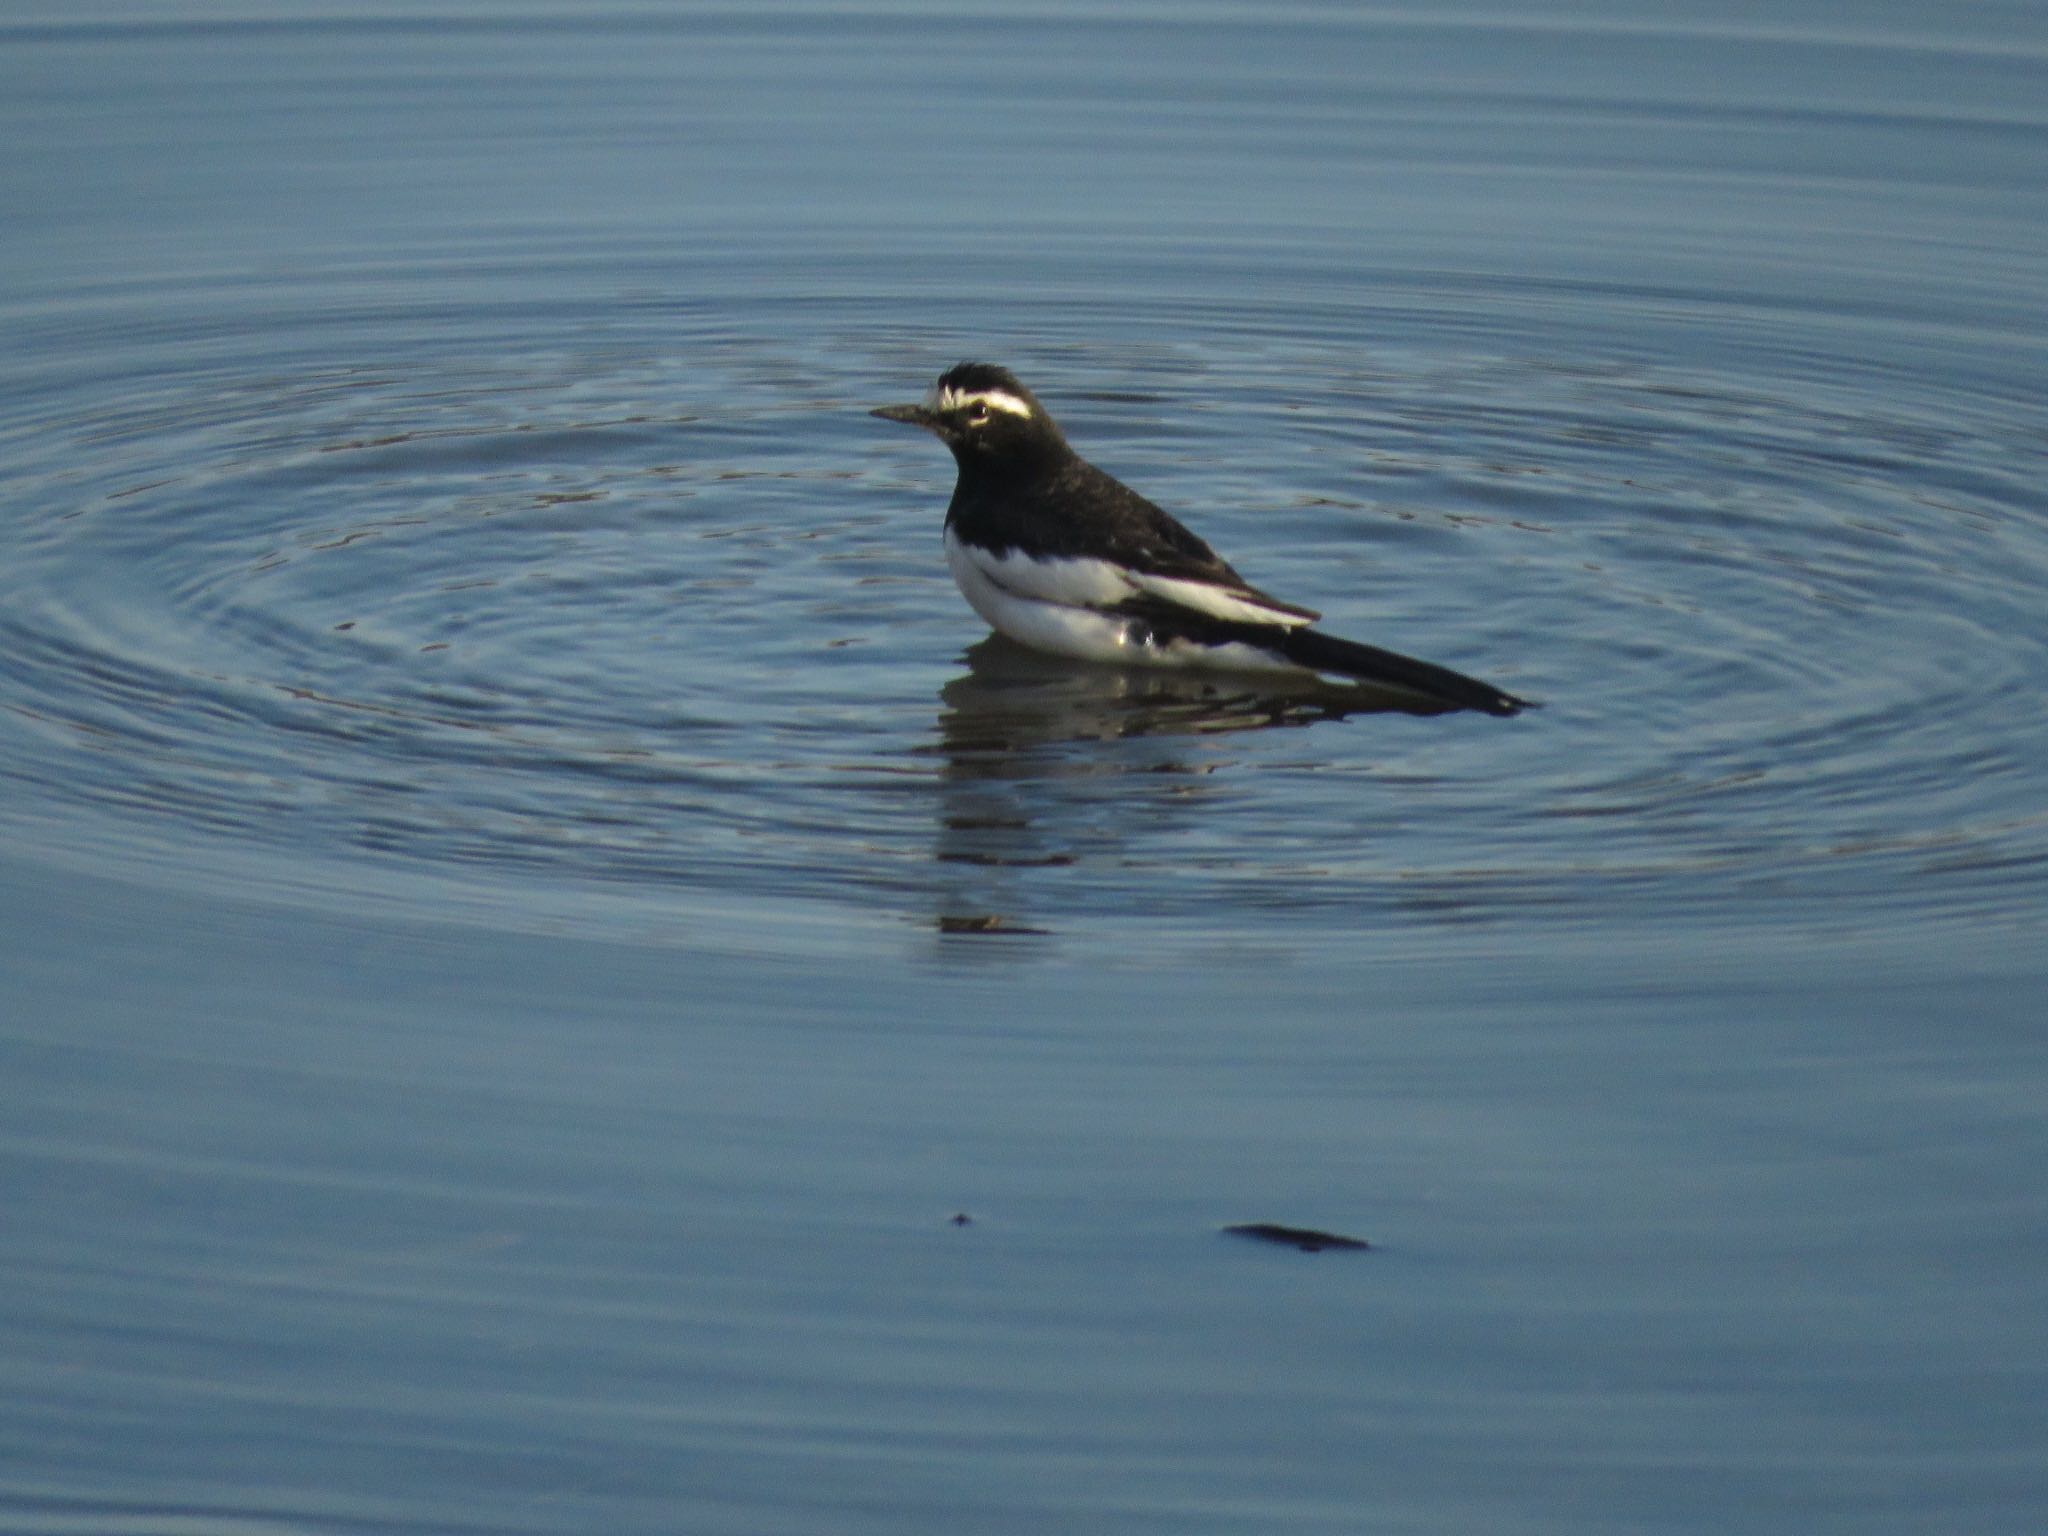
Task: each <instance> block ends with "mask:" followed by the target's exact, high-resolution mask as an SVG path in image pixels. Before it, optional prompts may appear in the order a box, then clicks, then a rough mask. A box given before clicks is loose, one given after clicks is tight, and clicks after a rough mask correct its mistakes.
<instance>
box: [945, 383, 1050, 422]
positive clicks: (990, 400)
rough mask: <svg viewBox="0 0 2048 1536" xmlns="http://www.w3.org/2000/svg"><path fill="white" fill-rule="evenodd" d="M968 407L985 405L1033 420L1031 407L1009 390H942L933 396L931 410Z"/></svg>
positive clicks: (955, 409) (953, 409)
mask: <svg viewBox="0 0 2048 1536" xmlns="http://www.w3.org/2000/svg"><path fill="white" fill-rule="evenodd" d="M967 405H985V406H987V407H988V408H989V409H990V410H992V411H1007V412H1009V413H1010V414H1011V415H1012V416H1022V417H1023V418H1025V420H1027V421H1028V420H1030V418H1031V407H1030V406H1029V405H1027V404H1026V403H1025V402H1024V401H1022V400H1019V399H1018V398H1017V397H1016V396H1015V395H1013V394H1011V393H1010V392H1009V391H1008V390H1007V389H941V390H938V391H937V392H936V393H934V395H933V396H932V400H931V404H930V407H929V408H930V409H931V410H934V411H957V410H959V409H960V408H961V407H962V406H967Z"/></svg>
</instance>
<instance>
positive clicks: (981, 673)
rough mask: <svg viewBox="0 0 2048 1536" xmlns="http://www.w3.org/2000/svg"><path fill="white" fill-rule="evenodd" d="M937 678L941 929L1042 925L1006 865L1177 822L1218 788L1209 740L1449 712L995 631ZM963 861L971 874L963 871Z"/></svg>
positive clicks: (1070, 854) (1110, 848) (1112, 853)
mask: <svg viewBox="0 0 2048 1536" xmlns="http://www.w3.org/2000/svg"><path fill="white" fill-rule="evenodd" d="M965 660H966V662H967V670H966V671H965V672H963V673H961V674H960V675H959V676H958V677H955V678H954V679H952V680H951V681H950V682H948V683H947V684H946V685H945V686H944V687H943V688H942V689H940V690H939V698H940V702H941V705H942V708H941V709H940V712H939V719H938V724H937V731H938V738H939V739H938V741H937V742H936V743H935V744H933V745H932V746H930V747H929V748H924V749H920V751H923V752H930V753H932V754H936V755H937V756H939V757H940V758H941V759H943V763H944V767H943V769H942V771H941V773H940V776H939V781H938V789H937V804H938V812H939V822H938V832H937V836H936V840H935V847H934V851H933V860H934V863H935V864H937V865H938V866H940V867H941V869H950V870H953V871H955V872H956V873H958V874H959V875H960V878H958V879H956V880H952V881H945V880H942V881H941V882H940V885H939V895H940V897H941V902H940V910H939V911H938V913H937V914H936V916H935V918H934V926H935V927H936V928H937V929H938V931H939V932H941V933H944V934H960V935H990V934H995V935H1019V934H1025V935H1029V934H1040V935H1042V934H1045V933H1048V932H1050V931H1051V930H1050V928H1048V927H1047V926H1044V919H1043V918H1042V917H1035V916H1034V915H1033V912H1032V903H1031V900H1030V894H1029V891H1028V890H1027V889H1026V887H1025V886H1024V884H1023V882H1022V880H1021V879H1020V878H1019V877H1018V874H1017V872H1020V871H1027V870H1043V869H1047V868H1057V867H1061V866H1067V865H1074V864H1079V863H1084V862H1085V863H1104V862H1112V863H1113V862H1119V861H1125V860H1128V859H1130V858H1132V857H1134V856H1135V855H1134V854H1133V853H1132V851H1131V844H1132V843H1133V841H1134V840H1135V839H1136V837H1138V836H1139V835H1142V834H1144V833H1154V834H1156V833H1158V832H1160V831H1164V830H1167V829H1169V828H1171V829H1173V830H1175V831H1176V832H1177V833H1181V834H1186V833H1188V832H1189V831H1190V830H1191V829H1190V828H1189V826H1188V825H1187V823H1188V822H1189V821H1190V819H1191V818H1193V817H1195V816H1197V815H1199V814H1203V813H1204V807H1205V806H1206V804H1207V802H1208V801H1209V800H1211V799H1213V798H1215V797H1214V796H1213V795H1212V794H1210V793H1209V792H1208V791H1207V790H1206V788H1205V783H1204V781H1205V780H1206V779H1207V778H1208V777H1209V776H1210V775H1211V774H1212V773H1213V772H1214V770H1215V769H1216V768H1217V767H1218V766H1219V764H1218V760H1217V759H1216V757H1215V756H1214V754H1213V753H1210V752H1208V751H1206V750H1205V743H1206V742H1208V741H1209V740H1212V739H1213V738H1216V737H1220V736H1228V735H1233V734H1237V733H1241V732H1249V731H1271V730H1286V729H1295V730H1298V729H1301V728H1304V727H1307V726H1313V725H1322V724H1329V723H1333V722H1336V721H1342V720H1346V719H1350V718H1353V717H1356V716H1365V715H1436V714H1442V713H1446V711H1444V710H1443V709H1441V708H1439V707H1437V706H1434V705H1429V704H1422V703H1417V702H1415V701H1412V700H1408V699H1404V698H1402V697H1400V696H1398V695H1394V694H1390V693H1384V692H1380V691H1377V690H1372V689H1367V688H1360V687H1344V686H1336V685H1332V684H1328V683H1323V682H1320V681H1317V680H1314V679H1307V680H1303V681H1301V682H1298V683H1289V682H1288V681H1286V680H1284V679H1264V678H1260V679H1250V678H1245V677H1239V676H1231V675H1227V674H1219V673H1204V672H1171V671H1163V670H1159V669H1156V668H1140V667H1107V666H1090V665H1085V664H1078V663H1074V662H1069V661H1063V660H1061V659H1059V658H1056V657H1049V656H1042V655H1039V654H1037V653H1035V652H1033V651H1029V650H1026V649H1025V648H1024V647H1022V646H1019V645H1016V644H1014V643H1013V642H1011V641H1009V640H1006V639H1004V638H1003V637H1002V636H1000V635H991V636H990V637H988V638H987V639H985V640H983V641H981V642H980V643H978V644H976V645H974V646H971V647H969V649H968V650H967V652H966V656H965ZM969 871H971V872H972V874H971V875H970V874H968V873H966V872H969Z"/></svg>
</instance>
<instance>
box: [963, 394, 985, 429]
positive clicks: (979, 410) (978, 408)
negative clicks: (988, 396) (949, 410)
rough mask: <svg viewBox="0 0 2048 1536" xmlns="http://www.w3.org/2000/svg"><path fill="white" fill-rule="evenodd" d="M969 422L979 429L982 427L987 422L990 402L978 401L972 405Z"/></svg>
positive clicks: (969, 407) (968, 410) (968, 416)
mask: <svg viewBox="0 0 2048 1536" xmlns="http://www.w3.org/2000/svg"><path fill="white" fill-rule="evenodd" d="M967 420H968V423H969V424H970V425H972V426H977V427H978V426H980V425H981V424H982V423H983V422H985V421H987V420H988V402H987V401H986V400H977V401H975V402H974V403H973V404H972V405H970V406H968V407H967Z"/></svg>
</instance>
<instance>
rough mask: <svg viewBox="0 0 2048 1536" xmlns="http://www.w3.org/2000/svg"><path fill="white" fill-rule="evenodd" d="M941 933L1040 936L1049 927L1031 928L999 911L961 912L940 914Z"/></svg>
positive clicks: (1046, 931) (939, 926)
mask: <svg viewBox="0 0 2048 1536" xmlns="http://www.w3.org/2000/svg"><path fill="white" fill-rule="evenodd" d="M938 929H939V932H941V933H996V934H1011V933H1020V934H1031V935H1033V936H1042V935H1044V934H1046V933H1048V932H1050V930H1049V929H1045V928H1033V927H1031V926H1030V925H1029V924H1027V923H1019V922H1013V921H1012V920H1011V919H1009V918H1007V917H1004V916H1003V915H1002V914H1001V913H1000V912H962V913H944V914H941V915H940V917H939V921H938Z"/></svg>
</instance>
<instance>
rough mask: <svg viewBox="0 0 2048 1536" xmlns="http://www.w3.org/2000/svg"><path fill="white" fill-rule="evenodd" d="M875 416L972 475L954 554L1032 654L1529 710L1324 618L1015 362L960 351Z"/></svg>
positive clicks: (996, 615)
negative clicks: (1028, 384)
mask: <svg viewBox="0 0 2048 1536" xmlns="http://www.w3.org/2000/svg"><path fill="white" fill-rule="evenodd" d="M873 414H875V415H877V416H880V417H882V418H883V419H884V420H887V421H902V422H908V423H909V424H910V425H912V426H915V427H923V428H924V429H925V430H926V431H928V432H931V433H934V434H936V435H937V437H938V438H939V440H940V441H941V442H943V443H944V444H945V445H946V446H947V447H948V448H950V449H952V450H953V458H954V460H955V461H956V462H957V463H958V465H959V468H960V478H959V480H958V482H957V483H956V484H955V485H954V487H953V500H952V504H951V505H950V506H948V507H947V509H946V560H947V563H948V564H950V565H951V566H952V568H953V578H954V580H956V581H958V582H959V583H960V590H961V592H962V593H964V594H965V595H966V598H967V601H968V602H969V603H970V604H972V605H973V607H974V611H975V612H976V613H978V614H980V615H981V616H982V617H983V618H984V619H986V620H987V621H988V622H989V624H991V625H992V626H993V627H994V628H995V629H997V630H998V631H1000V632H1001V633H1003V634H1005V635H1007V636H1009V637H1010V638H1011V639H1012V640H1015V641H1017V642H1019V643H1020V644H1023V645H1026V646H1029V647H1031V648H1032V649H1033V650H1038V651H1049V652H1051V653H1053V654H1054V655H1058V656H1070V657H1075V658H1078V659H1080V660H1083V661H1098V662H1110V663H1114V664H1118V665H1124V666H1133V665H1137V666H1154V667H1204V668H1213V669H1218V670H1224V671H1233V672H1263V673H1266V674H1268V675H1274V674H1282V675H1292V676H1294V677H1296V678H1306V677H1309V676H1323V677H1336V678H1343V679H1347V680H1349V681H1352V682H1356V683H1362V684H1367V685H1369V686H1370V687H1372V688H1374V689H1383V690H1388V691H1390V692H1392V693H1395V694H1399V695H1402V696H1404V697H1407V698H1412V699H1414V700H1415V701H1417V702H1419V703H1421V704H1424V705H1426V706H1430V707H1434V708H1437V709H1476V710H1483V711H1484V712H1486V713H1487V714H1490V715H1512V714H1514V713H1516V712H1517V711H1519V710H1522V709H1525V708H1527V707H1529V701H1528V700H1526V699H1518V698H1516V697H1515V696H1514V695H1513V694H1511V693H1507V692H1504V691H1503V690H1501V689H1499V688H1496V687H1494V686H1493V685H1492V684H1490V683H1482V682H1480V681H1479V680H1478V679H1477V678H1472V677H1467V676H1465V675H1464V674H1463V673H1460V672H1453V671H1452V670H1451V669H1450V668H1448V667H1440V666H1437V665H1435V664H1434V663H1432V662H1427V661H1417V660H1416V659H1415V658H1413V657H1411V656H1402V655H1399V654H1397V653H1396V652H1393V651H1383V650H1381V649H1380V648H1379V647H1378V646H1373V645H1363V644H1360V643H1359V642H1357V641H1355V640H1340V639H1338V638H1337V637H1336V636H1335V635H1326V634H1324V633H1323V632H1322V631H1320V630H1318V629H1315V628H1314V627H1313V626H1314V624H1315V622H1316V620H1317V619H1319V618H1321V617H1322V615H1320V614H1319V613H1317V612H1316V611H1315V610H1314V609H1312V608H1303V607H1300V606H1299V605H1297V604H1295V603H1287V602H1282V601H1281V600H1280V599H1279V598H1277V597H1272V596H1269V595H1268V594H1267V593H1264V592H1261V591H1260V590H1259V589H1258V588H1257V587H1255V586H1253V585H1252V584H1251V583H1250V582H1248V581H1246V580H1245V579H1244V578H1243V577H1242V576H1240V575H1238V574H1237V572H1236V571H1234V570H1232V569H1231V567H1230V566H1229V565H1228V564H1227V563H1226V562H1225V561H1224V560H1223V559H1222V558H1221V557H1220V556H1219V555H1218V554H1217V553H1216V552H1215V551H1214V550H1213V549H1211V548H1210V547H1209V546H1208V545H1207V544H1205V543H1203V542H1202V541H1201V540H1200V539H1199V538H1197V537H1196V536H1195V535H1194V534H1192V533H1190V532H1189V531H1188V530H1187V529H1186V528H1184V527H1182V526H1181V524H1180V523H1179V522H1177V521H1176V520H1175V519H1174V518H1173V517H1171V516H1170V515H1168V514H1167V513H1166V512H1164V511H1163V510H1161V509H1160V508H1158V507H1156V506H1154V505H1153V504H1152V503H1151V502H1149V501H1147V500H1146V499H1145V498H1144V497H1142V496H1140V495H1139V494H1138V493H1137V492H1136V491H1133V490H1132V489H1130V487H1128V486H1126V485H1124V484H1123V483H1122V482H1121V481H1119V480H1116V479H1114V478H1112V477H1111V476H1109V475H1107V474H1105V473H1104V472H1103V471H1101V470H1099V469H1097V468H1096V467H1095V466H1094V465H1093V464H1090V463H1089V462H1088V461H1087V460H1086V459H1084V458H1082V457H1081V456H1080V455H1079V454H1078V453H1076V452H1074V450H1073V449H1072V448H1070V447H1069V446H1068V445H1067V439H1066V436H1065V435H1064V434H1063V433H1062V432H1061V431H1060V429H1059V427H1058V426H1057V425H1056V424H1055V423H1054V422H1053V419H1052V418H1051V417H1050V416H1048V415H1047V414H1046V412H1045V407H1044V406H1042V405H1040V404H1039V403H1038V399H1037V397H1036V396H1035V395H1033V394H1032V393H1031V391H1030V390H1028V389H1026V388H1025V387H1024V386H1023V385H1022V384H1020V383H1018V382H1017V377H1016V375H1015V374H1013V373H1011V372H1010V371H1009V370H1008V369H1005V368H998V367H995V366H994V365H993V364H989V363H962V364H960V365H959V366H958V367H957V368H954V369H951V370H950V371H948V372H947V373H945V374H943V375H942V376H941V377H940V379H939V381H938V383H937V384H936V385H935V386H933V389H932V392H931V394H930V395H929V396H928V397H926V399H925V401H924V402H923V403H922V404H920V405H888V406H883V407H882V408H881V409H880V410H877V411H875V412H874V413H873Z"/></svg>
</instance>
